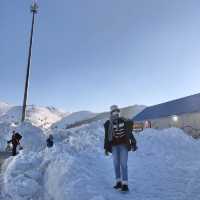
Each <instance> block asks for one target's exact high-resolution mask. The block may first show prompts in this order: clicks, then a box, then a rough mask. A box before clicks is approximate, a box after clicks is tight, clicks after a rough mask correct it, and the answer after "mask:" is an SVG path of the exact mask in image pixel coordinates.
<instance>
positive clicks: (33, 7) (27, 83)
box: [21, 1, 38, 122]
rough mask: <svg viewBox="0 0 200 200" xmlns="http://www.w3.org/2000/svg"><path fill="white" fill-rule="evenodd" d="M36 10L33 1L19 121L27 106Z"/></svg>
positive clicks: (23, 115) (22, 119) (23, 116)
mask: <svg viewBox="0 0 200 200" xmlns="http://www.w3.org/2000/svg"><path fill="white" fill-rule="evenodd" d="M37 11H38V5H37V3H36V2H35V1H34V2H33V4H32V5H31V13H32V26H31V34H30V43H29V52H28V63H27V71H26V80H25V88H24V100H23V107H22V118H21V121H22V122H24V120H25V118H26V106H27V96H28V86H29V75H30V66H31V54H32V42H33V30H34V24H35V14H36V13H37Z"/></svg>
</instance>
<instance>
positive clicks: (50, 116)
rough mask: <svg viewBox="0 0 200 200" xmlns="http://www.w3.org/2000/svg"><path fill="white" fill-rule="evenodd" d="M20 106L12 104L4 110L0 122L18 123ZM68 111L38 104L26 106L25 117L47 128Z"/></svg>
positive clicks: (20, 111) (36, 124)
mask: <svg viewBox="0 0 200 200" xmlns="http://www.w3.org/2000/svg"><path fill="white" fill-rule="evenodd" d="M21 113H22V107H21V106H12V107H10V109H9V110H7V112H4V114H3V115H1V116H0V121H1V122H8V123H16V124H18V123H19V122H20V120H21ZM67 114H68V113H65V112H63V111H60V110H58V109H56V108H54V107H39V106H34V105H31V106H28V109H27V119H28V121H30V122H32V123H33V124H34V125H35V126H39V127H42V128H48V127H50V126H51V124H53V123H55V122H56V121H59V120H60V119H62V118H63V117H64V116H66V115H67Z"/></svg>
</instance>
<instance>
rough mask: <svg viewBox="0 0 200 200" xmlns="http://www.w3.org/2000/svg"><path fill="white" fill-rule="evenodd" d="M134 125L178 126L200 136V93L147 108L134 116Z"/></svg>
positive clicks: (147, 126) (194, 135)
mask: <svg viewBox="0 0 200 200" xmlns="http://www.w3.org/2000/svg"><path fill="white" fill-rule="evenodd" d="M133 121H134V124H135V125H134V126H135V127H137V124H140V125H141V124H143V127H144V128H155V129H162V128H169V127H177V128H181V129H183V130H184V131H185V132H187V133H188V134H190V135H192V136H193V137H195V138H197V137H200V93H199V94H195V95H191V96H187V97H184V98H180V99H177V100H173V101H169V102H166V103H162V104H158V105H154V106H150V107H147V108H145V109H144V110H143V111H142V112H141V113H139V114H138V115H136V116H135V117H134V118H133Z"/></svg>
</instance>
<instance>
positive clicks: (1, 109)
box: [0, 101, 12, 116]
mask: <svg viewBox="0 0 200 200" xmlns="http://www.w3.org/2000/svg"><path fill="white" fill-rule="evenodd" d="M11 107H12V106H11V105H9V104H7V103H5V102H1V101H0V116H2V115H4V114H5V113H6V112H7V111H8V110H9V109H10V108H11Z"/></svg>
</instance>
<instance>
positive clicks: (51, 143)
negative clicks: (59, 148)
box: [46, 134, 53, 148]
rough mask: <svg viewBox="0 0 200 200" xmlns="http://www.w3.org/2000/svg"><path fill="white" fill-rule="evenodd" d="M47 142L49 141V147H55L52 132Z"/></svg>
mask: <svg viewBox="0 0 200 200" xmlns="http://www.w3.org/2000/svg"><path fill="white" fill-rule="evenodd" d="M46 142H47V147H48V148H50V147H53V135H51V134H50V135H49V137H48V138H47V140H46Z"/></svg>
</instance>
